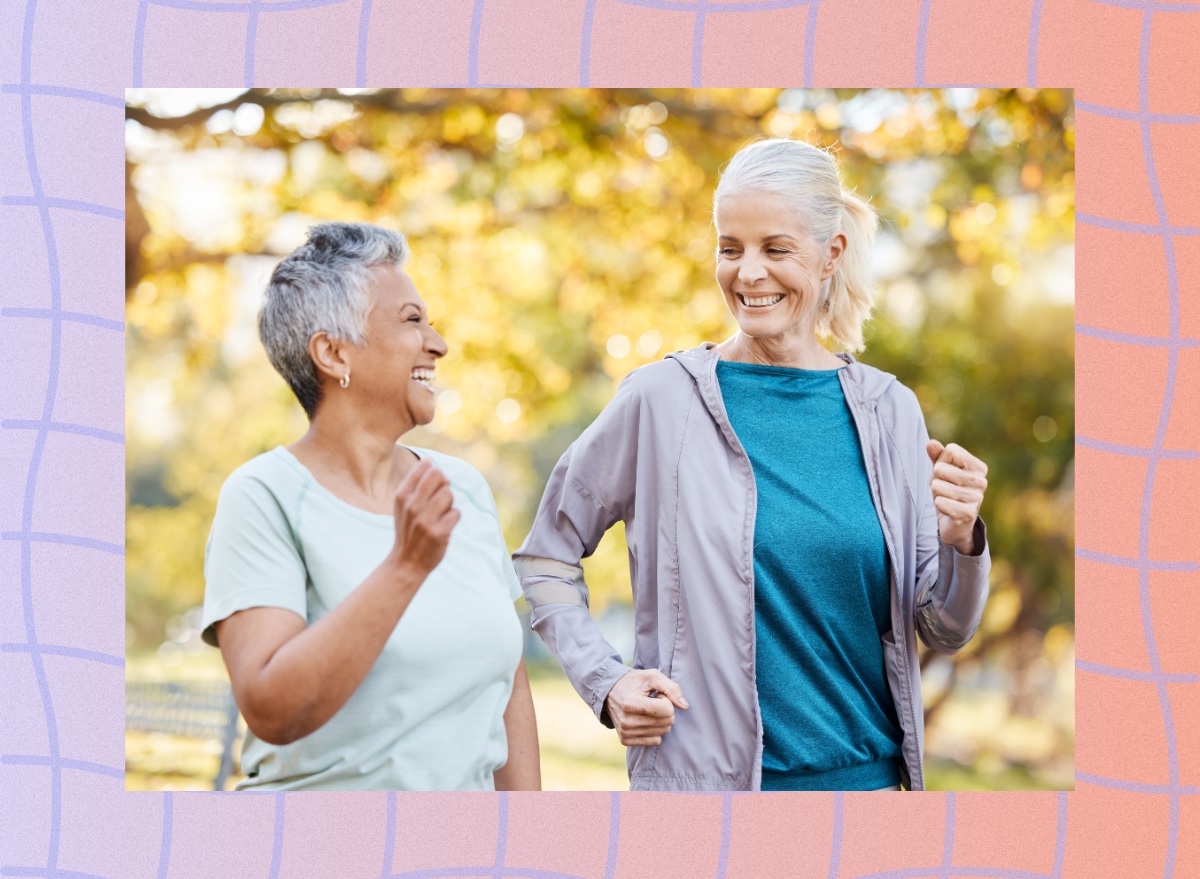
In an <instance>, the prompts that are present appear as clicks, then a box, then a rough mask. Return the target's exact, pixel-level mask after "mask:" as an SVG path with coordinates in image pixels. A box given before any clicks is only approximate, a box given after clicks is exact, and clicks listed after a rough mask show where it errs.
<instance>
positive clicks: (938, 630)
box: [909, 392, 992, 654]
mask: <svg viewBox="0 0 1200 879" xmlns="http://www.w3.org/2000/svg"><path fill="white" fill-rule="evenodd" d="M909 394H910V395H911V392H909ZM911 396H912V401H911V407H912V409H913V410H914V414H913V416H912V417H913V419H914V420H915V422H916V424H915V425H914V429H915V430H916V432H917V435H918V442H917V456H916V457H917V461H918V462H919V466H918V467H917V469H916V472H917V474H918V475H917V477H916V482H915V484H914V485H913V486H912V490H913V499H914V503H915V504H916V506H917V509H918V515H919V523H918V527H917V559H916V562H917V564H916V571H917V583H916V587H917V592H916V604H915V614H916V626H917V633H918V634H919V635H920V636H921V640H922V641H924V642H925V644H926V646H928V647H930V648H931V649H933V650H936V651H937V652H938V653H944V654H950V653H957V652H958V651H959V650H961V649H962V648H963V646H964V645H966V643H967V642H968V641H970V640H971V638H973V637H974V636H975V630H976V629H978V628H979V620H980V618H981V617H982V616H983V606H984V604H985V603H986V602H987V596H988V574H989V572H990V571H991V567H992V559H991V554H990V552H989V550H988V543H987V528H986V526H985V525H984V523H983V519H982V518H981V517H978V516H977V517H976V518H975V525H974V529H973V532H972V534H973V537H974V540H975V554H974V555H963V554H962V553H960V552H959V551H958V550H957V549H955V548H954V547H953V546H948V545H946V544H944V543H942V538H941V536H940V535H939V534H938V519H937V507H935V506H934V503H933V489H932V488H930V482H931V481H932V479H933V462H932V461H931V460H930V459H929V454H928V453H927V452H926V451H925V446H926V445H927V444H928V443H929V431H928V430H927V429H926V427H925V417H924V416H923V415H922V414H921V408H920V405H919V404H918V403H917V400H916V396H915V395H911Z"/></svg>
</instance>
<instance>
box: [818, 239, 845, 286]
mask: <svg viewBox="0 0 1200 879" xmlns="http://www.w3.org/2000/svg"><path fill="white" fill-rule="evenodd" d="M845 255H846V233H845V232H837V233H835V234H834V235H833V237H832V238H830V239H829V244H827V245H826V246H825V268H824V269H823V270H822V272H821V280H822V281H824V280H825V279H826V278H832V277H833V275H834V272H836V271H837V269H838V266H839V265H840V264H841V262H842V257H843V256H845Z"/></svg>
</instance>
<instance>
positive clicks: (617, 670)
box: [588, 659, 633, 729]
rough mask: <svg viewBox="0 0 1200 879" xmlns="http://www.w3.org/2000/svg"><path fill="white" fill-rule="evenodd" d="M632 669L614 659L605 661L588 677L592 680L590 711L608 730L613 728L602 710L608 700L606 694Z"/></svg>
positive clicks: (606, 713) (606, 714) (605, 712)
mask: <svg viewBox="0 0 1200 879" xmlns="http://www.w3.org/2000/svg"><path fill="white" fill-rule="evenodd" d="M631 671H633V669H631V668H630V667H629V666H627V665H625V663H623V662H617V661H616V660H614V659H606V660H605V661H604V664H603V665H601V666H600V668H598V669H597V670H596V671H595V672H593V673H592V674H591V675H589V677H590V678H592V683H591V687H590V688H589V692H590V694H591V698H590V699H589V700H588V701H589V703H590V704H591V706H592V711H594V712H595V714H596V719H597V720H599V721H600V722H601V723H602V724H604V725H605V726H607V727H608V728H609V729H612V728H613V722H612V720H611V719H610V718H609V716H608V712H607V711H605V710H604V703H605V701H607V699H608V694H609V693H610V692H612V688H613V686H614V685H615V684H616V683H617V681H619V680H620V679H621V678H623V677H625V675H627V674H629V673H630V672H631Z"/></svg>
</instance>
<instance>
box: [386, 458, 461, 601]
mask: <svg viewBox="0 0 1200 879" xmlns="http://www.w3.org/2000/svg"><path fill="white" fill-rule="evenodd" d="M453 504H454V496H453V495H452V494H451V493H450V480H448V479H447V478H446V477H445V475H444V474H443V473H442V472H441V471H440V470H438V469H437V468H436V467H434V466H433V464H432V463H430V461H429V459H428V458H422V459H421V460H420V461H418V462H417V463H416V464H415V465H414V466H413V468H412V469H411V470H409V471H408V473H406V474H405V475H404V478H403V479H402V480H400V485H399V486H398V487H397V489H396V503H395V517H396V543H395V545H394V547H393V549H392V556H393V560H394V562H395V563H396V565H397V566H398V567H399V568H401V569H403V570H404V571H406V572H408V573H410V574H412V575H413V576H414V578H415V581H416V582H417V583H421V582H422V581H424V579H425V577H426V576H428V575H429V572H430V571H432V570H433V569H434V568H436V567H437V566H438V564H439V563H440V562H441V560H442V557H443V556H445V554H446V546H447V545H448V544H449V543H450V532H451V531H452V530H454V526H455V525H457V524H458V520H459V519H460V518H461V516H462V514H461V513H459V511H458V510H456V509H454V506H453Z"/></svg>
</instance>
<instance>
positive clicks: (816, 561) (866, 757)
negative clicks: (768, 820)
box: [717, 360, 901, 790]
mask: <svg viewBox="0 0 1200 879" xmlns="http://www.w3.org/2000/svg"><path fill="white" fill-rule="evenodd" d="M838 372H839V370H837V369H831V370H804V369H790V368H787V367H779V366H761V365H757V364H749V363H734V362H729V361H725V360H722V361H720V362H719V363H718V364H717V379H718V381H719V383H720V387H721V395H722V396H723V397H724V401H725V409H726V412H727V413H728V414H729V421H730V423H731V425H732V426H733V429H734V432H735V433H736V434H737V437H738V439H739V440H740V441H741V443H742V446H743V447H744V448H745V449H746V453H747V454H748V455H749V456H750V463H751V466H752V467H753V470H754V481H755V484H756V486H757V489H758V511H757V516H756V519H755V526H754V604H755V635H756V642H757V646H756V663H755V664H756V670H755V680H756V683H757V686H758V701H759V706H760V709H761V711H762V722H763V767H762V768H763V771H762V789H763V790H873V789H877V788H882V787H888V786H891V785H896V784H898V783H899V780H900V774H899V773H900V767H899V760H898V757H899V755H900V742H901V732H900V728H899V722H898V720H897V718H896V709H895V704H894V702H893V700H892V696H891V692H890V690H889V689H888V683H887V673H886V671H885V668H884V657H883V646H882V644H881V642H880V639H881V638H882V637H883V635H884V634H886V633H887V632H888V630H890V629H891V627H892V626H891V613H890V606H891V596H890V586H889V576H888V557H887V547H886V545H885V544H884V538H883V530H882V528H881V527H880V524H879V517H878V514H877V513H876V511H875V506H874V504H873V502H872V500H871V490H870V484H869V483H868V481H867V471H866V466H865V464H864V463H863V455H862V447H861V445H860V443H859V439H858V432H857V430H856V429H855V426H854V421H853V417H852V416H851V414H850V409H849V407H848V406H847V404H846V399H845V396H844V395H843V393H842V387H841V382H840V381H839V379H838Z"/></svg>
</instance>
